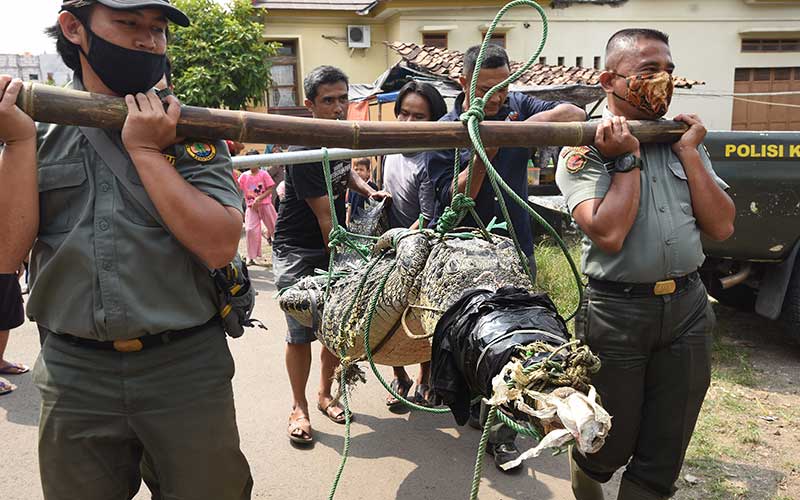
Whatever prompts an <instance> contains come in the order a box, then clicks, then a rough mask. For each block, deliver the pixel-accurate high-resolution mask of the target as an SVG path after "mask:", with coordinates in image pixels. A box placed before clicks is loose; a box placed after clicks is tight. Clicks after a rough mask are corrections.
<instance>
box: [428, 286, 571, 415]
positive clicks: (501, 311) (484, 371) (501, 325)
mask: <svg viewBox="0 0 800 500" xmlns="http://www.w3.org/2000/svg"><path fill="white" fill-rule="evenodd" d="M537 341H539V342H547V343H548V344H551V345H554V346H559V345H562V344H564V343H566V342H567V341H568V333H567V325H566V323H565V322H564V319H563V318H562V317H561V316H560V315H559V314H558V312H557V310H556V307H555V305H554V304H553V301H552V300H550V297H548V296H547V294H544V293H542V294H534V293H530V292H529V291H527V290H525V289H521V288H515V287H503V288H500V289H499V290H497V291H496V292H492V291H489V290H481V289H472V290H467V291H466V292H464V294H463V295H462V296H461V298H460V299H459V300H458V301H457V302H456V303H455V304H453V305H452V306H451V307H450V308H449V309H448V310H447V311H446V312H445V313H444V315H443V316H442V317H441V319H440V320H439V322H438V323H437V325H436V331H435V332H434V336H433V355H432V360H431V361H432V366H431V386H432V387H433V390H434V392H435V393H436V396H437V398H439V399H440V400H441V401H442V402H443V403H444V404H446V405H447V406H449V407H450V409H451V410H452V412H453V416H454V417H455V419H456V422H458V423H459V424H460V425H463V424H465V423H466V422H467V419H468V417H469V404H470V400H471V399H472V397H474V396H476V395H481V396H484V397H487V398H488V397H491V395H492V379H493V378H494V377H495V375H497V374H498V373H500V370H502V368H503V366H505V365H506V364H507V363H508V362H509V360H510V358H511V355H512V354H513V353H514V350H515V347H517V346H524V345H528V344H531V343H533V342H537ZM546 355H547V353H542V354H538V355H535V356H534V357H533V358H531V359H529V360H527V361H526V363H525V364H526V365H528V364H531V363H535V362H537V361H539V360H540V359H541V358H542V357H543V356H546ZM560 359H561V358H560V357H556V358H555V359H554V361H559V360H560Z"/></svg>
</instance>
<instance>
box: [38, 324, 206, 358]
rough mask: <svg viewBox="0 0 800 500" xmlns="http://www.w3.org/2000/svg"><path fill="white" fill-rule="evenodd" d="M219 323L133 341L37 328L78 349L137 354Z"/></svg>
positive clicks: (170, 331) (168, 331)
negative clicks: (78, 335) (82, 335)
mask: <svg viewBox="0 0 800 500" xmlns="http://www.w3.org/2000/svg"><path fill="white" fill-rule="evenodd" d="M215 321H216V322H219V321H220V319H219V316H218V315H214V316H213V317H212V318H211V319H209V320H208V321H206V322H205V323H203V324H202V325H198V326H193V327H191V328H184V329H183V330H167V331H165V332H161V333H156V334H153V335H144V336H141V337H138V338H135V339H125V340H93V339H85V338H82V337H76V336H74V335H69V334H67V333H55V332H53V331H50V330H48V329H46V328H43V327H39V329H40V330H42V331H44V332H46V333H47V334H48V335H49V336H52V337H54V338H57V339H59V340H63V341H64V342H68V343H70V344H72V345H76V346H79V347H86V348H89V349H99V350H103V351H117V352H139V351H141V350H144V349H149V348H152V347H157V346H160V345H165V344H169V343H172V342H177V341H179V340H183V339H187V338H189V337H191V336H192V335H193V334H195V333H198V332H201V331H203V330H204V329H205V328H206V327H207V326H209V325H211V324H213V323H214V322H215Z"/></svg>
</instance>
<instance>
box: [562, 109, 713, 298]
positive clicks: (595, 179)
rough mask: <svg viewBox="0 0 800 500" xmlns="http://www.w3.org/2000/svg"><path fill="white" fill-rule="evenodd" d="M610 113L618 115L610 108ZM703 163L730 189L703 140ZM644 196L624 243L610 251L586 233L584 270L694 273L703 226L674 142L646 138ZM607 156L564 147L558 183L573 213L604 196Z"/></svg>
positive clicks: (643, 275)
mask: <svg viewBox="0 0 800 500" xmlns="http://www.w3.org/2000/svg"><path fill="white" fill-rule="evenodd" d="M604 116H605V117H610V116H613V115H611V114H610V112H609V111H608V110H607V109H606V112H605V113H604ZM698 150H699V152H700V157H701V158H702V160H703V165H704V166H705V168H706V170H707V171H708V172H709V173H710V174H711V176H712V178H713V179H714V180H715V181H716V183H717V185H718V186H719V187H720V188H722V189H724V190H727V189H728V185H727V184H726V183H725V181H723V180H722V179H720V178H719V177H718V176H717V175H716V174H715V173H714V169H713V168H712V166H711V161H710V159H709V157H708V152H707V151H706V149H705V147H704V146H702V145H701V146H700V147H699V148H698ZM641 157H642V163H643V168H642V172H641V174H640V176H641V198H640V201H639V210H638V213H637V215H636V220H635V221H634V223H633V227H632V228H631V230H630V232H629V233H628V236H627V237H626V238H625V242H624V244H623V246H622V251H621V252H619V253H618V254H616V255H611V254H608V253H606V252H604V251H603V250H601V249H600V248H599V247H598V246H597V245H595V244H594V243H593V242H592V241H591V240H590V239H589V238H588V237H586V235H584V238H583V249H582V250H583V251H582V265H583V272H584V274H586V275H587V276H589V277H592V278H595V279H602V280H609V281H620V282H625V283H653V282H656V281H661V280H664V279H668V278H674V277H678V276H683V275H686V274H689V273H691V272H693V271H695V270H697V268H698V267H700V265H701V264H702V263H703V261H704V260H705V255H704V254H703V246H702V244H701V242H700V228H698V226H697V221H696V219H695V217H694V211H693V209H692V196H691V194H690V192H689V183H688V182H687V179H686V172H685V171H684V169H683V165H682V164H681V162H680V160H679V159H678V157H677V156H676V155H675V153H673V152H672V148H671V146H670V145H669V144H642V145H641ZM607 166H608V167H609V168H610V167H613V162H610V161H607V160H605V159H604V158H602V157H601V155H599V153H598V152H597V151H596V150H594V148H591V147H575V148H564V150H563V151H562V152H561V155H559V162H558V169H557V171H556V183H557V184H558V187H559V189H561V192H562V193H563V194H564V196H565V198H566V203H567V206H568V207H569V210H570V213H572V212H573V211H574V210H575V207H577V206H578V205H579V204H581V203H582V202H584V201H587V200H591V199H593V198H604V197H605V195H606V193H607V192H608V190H609V188H610V186H611V179H612V176H613V174H609V172H608V170H607Z"/></svg>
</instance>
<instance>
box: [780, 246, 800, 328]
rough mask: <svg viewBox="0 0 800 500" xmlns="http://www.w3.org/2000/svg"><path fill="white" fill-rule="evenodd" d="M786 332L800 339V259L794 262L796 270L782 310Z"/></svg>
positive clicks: (790, 280)
mask: <svg viewBox="0 0 800 500" xmlns="http://www.w3.org/2000/svg"><path fill="white" fill-rule="evenodd" d="M781 320H782V321H783V324H784V327H785V330H786V333H787V334H789V336H790V337H792V338H793V339H795V340H798V341H800V259H798V260H796V261H795V263H794V271H792V277H791V278H790V279H789V287H788V288H787V289H786V297H784V299H783V310H782V311H781Z"/></svg>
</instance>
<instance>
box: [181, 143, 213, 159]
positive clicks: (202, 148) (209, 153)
mask: <svg viewBox="0 0 800 500" xmlns="http://www.w3.org/2000/svg"><path fill="white" fill-rule="evenodd" d="M185 148H186V154H188V155H189V156H190V157H191V158H192V159H193V160H195V161H199V162H200V163H208V162H210V161H211V160H213V159H214V158H215V157H216V156H217V148H216V147H215V146H214V145H213V144H209V143H207V142H191V143H188V144H186V146H185Z"/></svg>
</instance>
